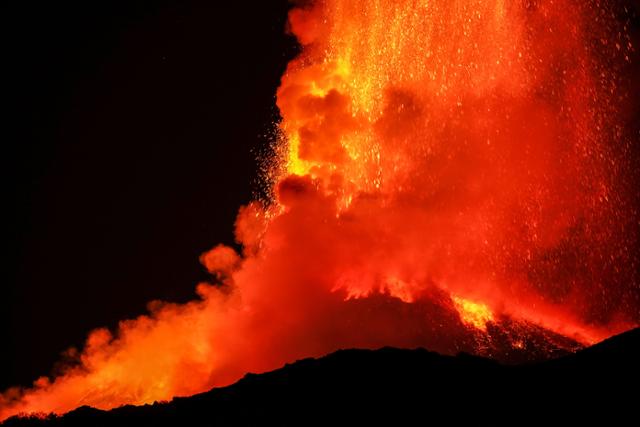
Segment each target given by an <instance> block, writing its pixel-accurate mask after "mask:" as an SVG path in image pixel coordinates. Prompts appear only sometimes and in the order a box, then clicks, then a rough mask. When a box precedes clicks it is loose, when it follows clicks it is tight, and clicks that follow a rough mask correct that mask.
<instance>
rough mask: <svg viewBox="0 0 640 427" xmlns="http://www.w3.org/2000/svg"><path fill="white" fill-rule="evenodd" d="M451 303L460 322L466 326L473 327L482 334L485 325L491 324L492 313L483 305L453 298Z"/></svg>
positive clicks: (484, 330) (492, 319) (485, 329)
mask: <svg viewBox="0 0 640 427" xmlns="http://www.w3.org/2000/svg"><path fill="white" fill-rule="evenodd" d="M452 299H453V303H454V305H455V308H456V310H458V313H460V320H462V323H464V324H466V325H470V326H473V327H474V328H477V329H479V330H481V331H483V332H486V331H487V323H488V322H493V321H494V318H493V313H492V312H491V310H490V309H489V307H487V306H486V305H485V304H482V303H477V302H473V301H469V300H466V299H464V298H460V297H456V296H453V297H452Z"/></svg>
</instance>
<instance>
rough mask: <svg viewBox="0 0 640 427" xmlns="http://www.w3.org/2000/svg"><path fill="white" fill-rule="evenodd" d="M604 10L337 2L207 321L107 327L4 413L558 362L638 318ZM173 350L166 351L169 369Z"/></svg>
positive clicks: (623, 47) (564, 5) (610, 28)
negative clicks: (347, 361)
mask: <svg viewBox="0 0 640 427" xmlns="http://www.w3.org/2000/svg"><path fill="white" fill-rule="evenodd" d="M618 12H619V11H618V10H617V9H616V7H614V6H612V5H607V4H605V2H602V3H601V2H599V1H597V0H590V1H577V0H553V1H551V0H514V1H510V0H317V1H313V2H301V3H300V4H298V5H296V6H295V7H294V8H293V9H292V10H291V11H290V14H289V30H290V31H291V32H292V33H293V34H294V35H295V36H296V37H297V39H298V41H299V43H300V45H301V47H302V49H301V53H300V54H299V55H298V56H297V57H296V58H295V59H294V60H293V61H292V62H291V63H290V64H289V66H288V68H287V70H286V72H285V74H284V75H283V77H282V81H281V85H280V87H279V89H278V91H277V107H278V108H279V111H280V113H281V120H280V121H279V122H278V123H276V124H275V125H274V126H275V127H276V128H277V132H276V134H277V138H276V140H275V141H274V144H273V148H274V149H273V152H272V154H271V156H270V157H269V158H268V159H265V164H268V167H267V168H266V170H267V172H266V173H265V176H264V185H265V187H266V188H267V194H268V197H265V198H264V200H256V201H254V202H252V203H250V204H249V205H247V206H244V207H242V208H241V209H240V212H239V214H238V218H237V221H236V224H235V235H236V238H237V241H238V243H239V244H241V246H242V248H243V249H242V253H237V252H236V251H235V250H234V249H232V248H230V247H227V246H222V245H219V246H216V247H214V248H213V249H212V250H211V251H209V252H207V253H205V254H204V255H203V256H202V258H201V261H202V263H203V265H204V266H205V267H206V268H207V269H208V271H209V272H211V275H212V280H211V283H201V284H199V285H198V287H197V292H198V295H199V299H197V300H195V301H193V302H190V303H188V304H184V305H179V304H170V303H157V302H155V303H153V304H151V305H150V307H149V308H150V314H148V315H144V316H140V317H138V318H137V319H134V320H125V321H122V322H121V323H120V326H119V328H118V331H117V332H115V333H113V334H112V333H111V332H109V331H108V330H106V329H100V330H96V331H93V332H92V333H91V334H90V335H89V337H88V339H87V341H86V345H85V348H84V349H83V350H82V352H81V353H80V354H79V356H78V360H77V361H76V362H75V363H72V364H70V365H69V366H68V367H67V368H66V369H65V371H64V373H62V374H61V375H60V376H58V377H56V378H53V379H48V378H46V377H43V378H41V379H39V380H37V381H36V382H35V383H34V385H33V387H32V388H29V389H18V388H16V389H10V390H7V391H6V392H5V393H4V394H3V395H2V396H1V397H0V419H5V418H7V417H9V416H11V415H15V414H18V413H28V412H45V413H47V412H56V413H64V412H67V411H69V410H71V409H74V408H77V407H79V406H82V405H89V406H93V407H96V408H102V409H108V408H114V407H117V406H120V405H123V404H143V403H151V402H154V401H159V400H167V399H171V398H172V397H174V396H187V395H192V394H194V393H199V392H203V391H206V390H209V389H210V388H212V387H215V386H222V385H228V384H230V383H232V382H234V381H236V380H237V379H239V378H240V377H242V375H244V374H245V373H247V372H264V371H267V370H271V369H274V368H277V367H280V366H282V365H283V364H284V363H287V362H292V361H295V360H297V359H300V358H303V357H310V356H320V355H324V354H327V353H329V352H332V351H335V350H338V349H341V348H354V347H358V348H378V347H381V346H396V347H404V348H413V347H426V348H428V349H430V350H433V351H438V352H441V353H444V354H456V353H458V352H461V351H465V352H469V353H473V354H479V355H484V356H488V357H492V358H495V359H497V360H500V361H503V362H510V363H516V362H522V361H532V360H540V359H546V358H550V357H553V356H556V355H560V354H564V353H568V352H572V351H575V350H577V349H579V348H582V347H585V346H588V345H591V344H594V343H596V342H599V341H601V340H603V339H604V338H607V337H609V336H611V335H613V334H615V333H618V332H621V331H624V330H626V329H629V328H632V327H634V326H637V325H638V324H639V323H640V288H639V283H640V282H639V278H638V276H637V270H638V261H639V260H638V254H637V250H636V248H637V244H638V242H637V238H638V236H637V233H638V213H637V200H636V199H635V198H636V195H635V193H634V189H633V185H634V182H635V181H634V180H635V179H636V173H637V172H636V171H635V170H634V168H635V165H634V164H633V163H632V158H633V156H632V155H631V154H630V153H631V152H632V149H633V146H634V144H636V141H635V140H633V138H630V137H629V136H628V133H627V132H625V131H624V126H625V123H624V119H623V117H624V116H623V114H621V110H622V109H623V108H625V106H626V105H627V104H628V102H629V99H628V98H629V97H628V93H627V90H625V81H624V79H623V77H621V73H620V70H621V69H623V68H624V67H625V66H626V64H628V63H629V61H630V57H631V54H632V52H633V49H634V47H633V45H632V43H631V40H630V38H629V36H628V34H627V28H626V27H624V25H622V24H620V22H621V20H620V19H618V16H617V13H618ZM151 355H152V356H151Z"/></svg>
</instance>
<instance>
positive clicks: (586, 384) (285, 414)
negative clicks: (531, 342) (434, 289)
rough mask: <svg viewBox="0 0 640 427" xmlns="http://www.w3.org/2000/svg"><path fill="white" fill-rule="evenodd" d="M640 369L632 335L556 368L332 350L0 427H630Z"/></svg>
mask: <svg viewBox="0 0 640 427" xmlns="http://www.w3.org/2000/svg"><path fill="white" fill-rule="evenodd" d="M639 361H640V328H637V329H634V330H631V331H628V332H625V333H623V334H620V335H617V336H615V337H612V338H610V339H608V340H605V341H603V342H601V343H599V344H596V345H594V346H592V347H589V348H586V349H584V350H581V351H578V352H576V353H574V354H570V355H567V356H564V357H560V358H558V359H554V360H550V361H545V362H540V363H535V364H523V365H517V366H513V365H511V366H510V365H504V364H500V363H498V362H495V361H493V360H490V359H486V358H480V357H475V356H469V355H466V354H459V355H457V356H443V355H439V354H437V353H433V352H430V351H427V350H425V349H421V348H419V349H413V350H408V349H397V348H382V349H379V350H359V349H352V350H341V351H337V352H335V353H332V354H330V355H328V356H325V357H322V358H318V359H304V360H300V361H297V362H295V363H293V364H287V365H286V366H284V367H283V368H281V369H278V370H276V371H273V372H268V373H264V374H260V375H256V374H248V375H246V376H245V377H244V378H243V379H241V380H240V381H238V382H237V383H235V384H233V385H231V386H228V387H224V388H216V389H213V390H211V391H209V392H206V393H202V394H199V395H195V396H191V397H184V398H175V399H173V400H172V401H171V402H163V403H155V404H153V405H145V406H140V407H135V406H124V407H121V408H117V409H114V410H111V411H100V410H97V409H93V408H89V407H81V408H79V409H77V410H74V411H72V412H70V413H68V414H65V415H63V416H56V415H49V416H40V417H36V416H30V417H23V418H19V417H13V418H10V419H8V420H6V421H5V422H4V423H3V424H2V425H3V426H6V427H13V426H20V427H26V426H38V427H53V426H56V427H58V426H217V425H221V426H229V425H336V424H337V425H342V424H345V423H352V424H358V425H361V423H363V422H369V423H372V422H375V423H378V422H381V421H383V420H387V421H388V422H389V423H390V424H392V425H398V424H408V423H411V424H413V422H420V423H423V424H427V423H431V422H435V421H439V420H448V422H451V423H455V422H460V421H467V422H490V423H494V422H498V421H502V422H513V423H520V422H525V421H531V420H540V421H545V422H552V421H554V420H555V422H557V421H560V420H566V421H569V422H572V423H573V422H576V421H578V420H585V421H586V420H590V421H593V420H594V419H595V418H594V417H598V418H601V419H604V420H606V421H607V423H608V424H610V423H612V422H615V421H616V420H619V421H621V420H627V422H631V420H633V419H634V418H633V417H635V416H634V415H633V414H634V411H635V409H634V408H637V405H638V402H639V400H638V398H639V397H640V396H639V393H638V384H639V381H638V380H640V375H639V373H640V369H639ZM629 416H631V417H632V418H628V417H629ZM602 417H604V418H602Z"/></svg>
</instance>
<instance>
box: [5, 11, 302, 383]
mask: <svg viewBox="0 0 640 427" xmlns="http://www.w3.org/2000/svg"><path fill="white" fill-rule="evenodd" d="M288 7H289V6H288V4H287V1H286V0H278V1H268V2H251V4H247V3H245V2H225V3H222V2H216V1H208V0H188V1H184V0H181V1H176V0H155V1H142V0H92V1H79V0H62V1H55V2H51V1H40V2H36V1H32V0H21V1H8V2H3V5H2V6H1V9H2V12H1V13H0V16H1V19H2V25H0V28H2V29H1V30H0V31H2V33H3V34H2V46H3V47H2V57H3V58H2V62H3V65H4V66H3V68H4V69H5V71H8V72H9V75H8V77H5V78H4V83H5V84H4V86H5V90H4V91H3V96H2V98H3V102H4V104H5V105H4V107H5V114H4V115H3V119H4V120H3V134H4V135H3V138H2V139H3V141H2V142H3V144H2V147H3V153H4V154H3V156H2V158H3V166H2V173H3V177H2V183H3V186H4V187H5V188H3V199H4V200H3V203H2V204H3V206H4V208H3V210H4V211H5V212H6V213H7V214H8V218H7V219H5V220H4V222H3V224H4V232H5V234H4V237H3V239H2V242H3V245H4V248H3V249H4V253H5V256H4V257H3V261H2V262H3V267H4V268H3V273H2V274H3V276H2V295H1V296H0V298H1V300H2V303H3V304H2V305H3V306H4V307H3V308H2V310H1V312H2V319H1V320H2V322H1V324H2V331H1V337H0V339H1V344H0V348H1V349H2V350H1V352H0V354H1V357H2V359H1V360H0V367H1V368H0V389H5V388H6V387H8V386H11V385H17V384H20V385H29V384H30V383H31V381H33V380H34V379H35V378H37V377H38V376H40V375H44V374H48V373H51V372H52V368H54V362H55V361H57V360H59V359H60V353H61V352H62V351H64V350H65V349H66V348H68V347H69V346H72V345H73V346H81V345H82V343H83V341H84V339H85V337H86V335H87V333H88V332H89V331H90V330H91V329H93V328H96V327H101V326H108V327H114V326H115V325H116V324H117V321H118V320H120V319H126V318H131V317H135V316H137V315H139V314H142V313H144V312H145V307H146V304H147V303H148V302H149V301H151V300H154V299H162V300H167V301H176V302H183V301H187V300H189V299H192V298H193V297H194V295H195V294H194V288H195V285H196V284H197V282H198V281H200V280H206V279H207V275H206V273H205V271H204V269H203V268H202V267H201V266H200V264H199V262H198V257H199V255H200V254H201V253H202V252H203V251H205V250H207V249H209V248H211V247H212V246H214V245H215V244H217V243H226V244H232V243H233V222H234V219H235V215H236V213H237V210H238V208H239V206H240V205H241V204H244V203H246V202H248V201H249V200H250V199H251V198H252V195H253V194H254V192H255V191H256V190H259V186H258V185H257V182H258V179H259V174H258V169H259V168H258V162H257V160H256V158H257V156H258V154H259V153H260V152H261V151H264V150H266V149H268V145H269V140H270V136H269V134H270V133H271V131H272V123H273V121H274V120H275V119H276V118H277V110H276V108H275V90H276V88H277V86H278V83H279V79H280V76H281V75H282V72H283V71H284V68H285V66H286V63H287V62H288V61H289V59H291V57H293V55H295V52H296V49H297V48H296V45H295V42H294V40H293V38H292V37H289V36H287V35H286V34H285V31H284V29H285V20H286V11H287V8H288ZM7 92H8V95H7Z"/></svg>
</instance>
